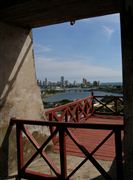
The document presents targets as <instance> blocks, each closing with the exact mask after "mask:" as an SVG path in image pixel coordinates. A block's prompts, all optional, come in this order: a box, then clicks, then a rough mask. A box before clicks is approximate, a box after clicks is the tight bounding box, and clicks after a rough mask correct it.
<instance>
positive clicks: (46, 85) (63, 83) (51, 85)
mask: <svg viewBox="0 0 133 180" xmlns="http://www.w3.org/2000/svg"><path fill="white" fill-rule="evenodd" d="M37 84H38V86H40V87H41V88H42V89H56V90H58V89H64V88H73V87H82V88H86V87H91V86H99V85H100V81H93V82H90V81H88V80H87V79H86V78H83V79H82V82H81V83H77V82H76V81H75V80H74V81H73V83H71V82H69V81H68V80H65V78H64V76H61V77H60V81H57V82H51V81H48V79H47V78H45V80H44V81H41V80H37Z"/></svg>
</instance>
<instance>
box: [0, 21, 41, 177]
mask: <svg viewBox="0 0 133 180" xmlns="http://www.w3.org/2000/svg"><path fill="white" fill-rule="evenodd" d="M0 44H1V45H0V177H6V176H8V174H9V170H12V169H13V168H14V167H15V164H16V159H15V154H16V150H15V147H16V145H15V134H14V133H15V131H14V130H12V129H11V128H10V127H9V121H10V118H11V117H16V118H26V119H28V118H30V119H40V118H41V117H42V111H43V105H42V101H41V96H40V90H39V88H38V86H37V81H36V74H35V67H34V56H33V49H32V45H33V42H32V33H31V30H28V29H22V28H18V27H13V26H10V25H7V24H4V23H0ZM8 167H10V169H9V168H8Z"/></svg>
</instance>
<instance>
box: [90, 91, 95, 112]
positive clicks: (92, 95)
mask: <svg viewBox="0 0 133 180" xmlns="http://www.w3.org/2000/svg"><path fill="white" fill-rule="evenodd" d="M91 98H92V110H91V113H92V114H94V111H95V109H94V93H93V91H91Z"/></svg>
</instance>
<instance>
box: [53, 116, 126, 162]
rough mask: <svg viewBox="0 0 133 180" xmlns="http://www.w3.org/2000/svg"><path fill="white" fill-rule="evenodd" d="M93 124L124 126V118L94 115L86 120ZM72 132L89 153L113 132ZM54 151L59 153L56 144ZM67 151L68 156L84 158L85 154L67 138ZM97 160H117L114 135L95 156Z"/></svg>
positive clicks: (77, 130) (75, 130) (88, 130)
mask: <svg viewBox="0 0 133 180" xmlns="http://www.w3.org/2000/svg"><path fill="white" fill-rule="evenodd" d="M87 122H88V123H89V124H90V123H92V124H97V123H98V124H99V123H100V124H113V125H117V124H120V125H123V117H122V116H108V115H93V116H91V117H89V118H88V120H86V123H87ZM70 131H71V132H72V134H73V135H74V136H75V138H76V139H77V140H78V141H79V142H80V144H82V145H83V146H84V147H86V148H87V150H88V151H89V152H92V151H93V149H94V148H95V147H96V146H97V144H99V143H100V142H101V141H102V140H103V139H104V138H105V137H106V136H107V135H108V134H109V133H110V132H111V130H96V129H74V128H71V129H70ZM54 151H55V152H58V151H59V145H58V144H56V145H55V147H54ZM66 151H67V154H68V155H73V156H77V157H84V154H83V153H82V152H81V151H80V149H79V148H78V147H77V146H76V145H75V143H74V142H73V141H72V140H71V139H70V138H69V137H68V136H67V137H66ZM94 157H95V159H97V160H111V161H112V160H113V159H114V158H115V137H114V134H113V135H112V136H111V137H110V138H109V140H108V141H107V142H106V143H104V144H103V145H102V147H101V148H100V149H99V150H98V151H97V152H96V153H95V154H94Z"/></svg>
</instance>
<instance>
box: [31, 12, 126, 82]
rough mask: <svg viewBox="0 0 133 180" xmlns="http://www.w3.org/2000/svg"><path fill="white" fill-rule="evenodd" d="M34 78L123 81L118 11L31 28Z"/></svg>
mask: <svg viewBox="0 0 133 180" xmlns="http://www.w3.org/2000/svg"><path fill="white" fill-rule="evenodd" d="M33 45H34V57H35V67H36V75H37V79H39V80H42V81H43V80H45V78H47V79H48V81H52V82H56V81H60V77H61V76H64V79H65V80H68V81H69V82H73V81H74V80H75V81H76V82H82V79H83V78H86V79H87V80H88V81H90V82H92V81H94V80H97V81H100V82H122V63H121V61H122V60H121V38H120V20H119V14H113V15H107V16H101V17H96V18H89V19H83V20H77V21H76V22H75V24H74V25H73V26H71V25H70V22H67V23H62V24H57V25H50V26H45V27H41V28H35V29H33Z"/></svg>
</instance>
